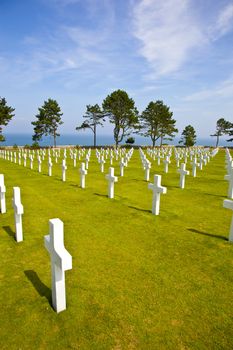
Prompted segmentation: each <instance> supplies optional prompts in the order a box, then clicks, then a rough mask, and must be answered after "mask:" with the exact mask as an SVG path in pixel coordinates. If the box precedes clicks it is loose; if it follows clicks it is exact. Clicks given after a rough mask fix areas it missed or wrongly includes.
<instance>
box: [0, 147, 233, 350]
mask: <svg viewBox="0 0 233 350" xmlns="http://www.w3.org/2000/svg"><path fill="white" fill-rule="evenodd" d="M59 162H60V163H61V159H60V160H59ZM79 163H80V162H78V161H77V168H73V165H72V161H71V160H68V170H67V181H66V182H65V183H64V182H62V181H61V164H55V162H54V167H53V176H52V177H48V176H47V160H45V162H44V163H43V165H42V173H41V174H39V173H38V172H37V162H36V161H35V162H34V167H35V169H34V170H30V169H29V162H28V164H27V168H25V167H23V165H21V166H19V165H18V164H14V163H11V162H9V161H6V160H3V159H0V173H3V174H4V175H5V184H6V187H7V194H6V200H7V213H6V214H4V215H2V214H0V215H1V229H0V252H1V266H0V303H1V304H0V305H1V312H0V325H1V326H0V349H101V350H104V349H114V350H120V349H147V350H148V349H153V350H154V349H182V350H183V349H232V348H233V337H232V335H233V312H232V311H233V298H232V295H233V245H232V244H231V243H229V242H228V241H227V238H228V234H229V228H230V222H231V216H232V212H231V211H229V210H227V209H224V208H223V200H224V199H225V198H226V194H227V185H228V183H227V182H226V181H224V179H223V177H224V175H225V173H226V171H225V168H224V167H225V153H224V151H220V152H219V153H218V154H217V155H216V157H215V158H213V159H212V160H211V162H210V163H209V164H208V165H207V166H206V167H204V168H203V170H202V171H197V177H196V178H193V177H192V176H189V177H186V188H185V189H183V190H181V189H180V188H179V187H178V186H179V174H178V173H177V170H176V167H175V161H174V160H173V161H172V164H170V166H169V173H168V174H164V172H163V165H162V164H161V165H160V166H157V162H156V161H155V162H152V170H151V181H152V178H153V174H155V173H156V174H161V175H162V185H163V186H166V187H167V194H166V195H161V206H160V215H159V216H154V215H152V214H151V212H150V210H151V204H152V191H150V190H148V189H147V186H148V184H147V182H145V181H144V171H143V170H142V167H141V162H140V159H139V153H138V151H135V152H134V154H133V157H132V159H131V161H130V162H129V165H128V168H126V169H125V176H124V177H123V178H120V177H119V179H118V183H116V184H115V199H112V200H110V199H109V198H107V196H106V195H107V181H106V180H105V175H104V174H102V173H100V170H99V165H98V164H97V161H96V157H95V154H94V151H92V156H91V161H90V164H89V171H88V175H87V177H86V189H81V188H80V187H79V172H78V169H79ZM22 164H23V163H22ZM113 166H114V167H115V175H117V176H119V166H118V164H117V163H116V162H115V163H114V164H113ZM105 167H106V169H105V170H106V171H105V173H106V172H107V169H108V167H109V164H108V163H106V165H105ZM188 168H189V170H191V168H190V166H188ZM13 186H20V188H21V198H22V204H23V205H24V211H25V214H24V216H23V228H24V241H23V242H21V243H16V242H15V240H14V218H13V209H12V208H11V197H12V187H13ZM56 217H58V218H60V219H61V220H62V221H63V222H64V227H65V234H64V236H65V246H66V248H67V250H68V251H69V252H70V254H71V255H72V257H73V269H72V270H71V271H67V272H66V292H67V310H66V311H64V312H62V313H60V314H56V313H55V312H54V310H53V309H52V307H51V290H50V284H51V280H50V257H49V255H48V253H47V251H46V249H45V248H44V235H46V234H48V221H49V219H52V218H56Z"/></svg>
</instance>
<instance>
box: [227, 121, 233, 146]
mask: <svg viewBox="0 0 233 350" xmlns="http://www.w3.org/2000/svg"><path fill="white" fill-rule="evenodd" d="M228 135H229V136H230V137H231V138H230V139H229V140H227V142H232V141H233V123H231V126H230V128H229V130H228Z"/></svg>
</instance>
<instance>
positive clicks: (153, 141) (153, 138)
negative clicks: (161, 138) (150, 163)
mask: <svg viewBox="0 0 233 350" xmlns="http://www.w3.org/2000/svg"><path fill="white" fill-rule="evenodd" d="M152 145H153V147H155V137H152Z"/></svg>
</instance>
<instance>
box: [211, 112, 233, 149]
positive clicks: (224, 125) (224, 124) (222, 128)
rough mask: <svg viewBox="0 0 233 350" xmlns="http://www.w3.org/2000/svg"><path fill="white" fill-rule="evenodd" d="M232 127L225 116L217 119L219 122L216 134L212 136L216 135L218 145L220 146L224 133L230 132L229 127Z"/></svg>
mask: <svg viewBox="0 0 233 350" xmlns="http://www.w3.org/2000/svg"><path fill="white" fill-rule="evenodd" d="M230 128H231V123H230V122H228V121H227V120H225V119H224V118H220V119H218V120H217V124H216V132H215V134H214V135H210V136H216V137H217V139H216V147H218V143H219V138H220V136H222V135H225V134H228V131H229V129H230Z"/></svg>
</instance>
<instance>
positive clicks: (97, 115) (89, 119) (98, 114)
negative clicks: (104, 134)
mask: <svg viewBox="0 0 233 350" xmlns="http://www.w3.org/2000/svg"><path fill="white" fill-rule="evenodd" d="M83 118H86V120H85V121H84V122H83V123H82V124H81V125H80V126H77V127H76V130H85V129H91V131H92V132H93V134H94V147H95V146H96V127H97V125H101V126H103V123H102V120H103V121H105V120H104V119H103V118H104V113H103V112H102V111H101V109H100V106H99V105H98V104H96V105H94V106H91V105H87V111H86V114H85V115H84V116H83Z"/></svg>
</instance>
